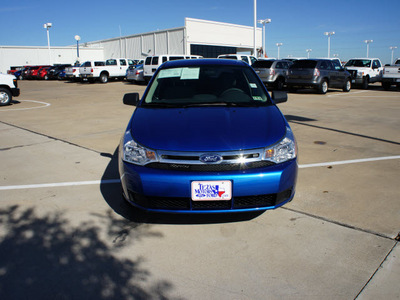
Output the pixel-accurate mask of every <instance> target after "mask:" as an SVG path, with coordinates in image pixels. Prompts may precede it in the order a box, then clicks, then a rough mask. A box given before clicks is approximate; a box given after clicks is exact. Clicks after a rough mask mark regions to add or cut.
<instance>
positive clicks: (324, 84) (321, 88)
mask: <svg viewBox="0 0 400 300" xmlns="http://www.w3.org/2000/svg"><path fill="white" fill-rule="evenodd" d="M328 88H329V85H328V81H327V80H326V79H323V80H322V81H321V83H320V85H319V87H318V92H319V93H320V94H326V93H327V92H328Z"/></svg>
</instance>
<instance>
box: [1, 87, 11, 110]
mask: <svg viewBox="0 0 400 300" xmlns="http://www.w3.org/2000/svg"><path fill="white" fill-rule="evenodd" d="M11 100H12V95H11V92H10V91H9V90H8V89H5V88H0V106H4V105H8V104H10V103H11Z"/></svg>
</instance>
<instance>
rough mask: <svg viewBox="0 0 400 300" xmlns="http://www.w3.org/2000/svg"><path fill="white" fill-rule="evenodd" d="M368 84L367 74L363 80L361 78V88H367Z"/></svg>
mask: <svg viewBox="0 0 400 300" xmlns="http://www.w3.org/2000/svg"><path fill="white" fill-rule="evenodd" d="M368 85H369V78H368V76H367V77H364V80H363V82H362V88H363V89H364V90H366V89H368Z"/></svg>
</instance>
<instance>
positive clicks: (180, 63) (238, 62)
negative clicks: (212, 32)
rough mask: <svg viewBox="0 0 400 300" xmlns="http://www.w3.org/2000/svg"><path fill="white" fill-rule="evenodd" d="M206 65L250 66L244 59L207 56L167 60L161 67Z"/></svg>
mask: <svg viewBox="0 0 400 300" xmlns="http://www.w3.org/2000/svg"><path fill="white" fill-rule="evenodd" d="M205 65H220V66H241V67H250V66H249V65H248V64H246V63H245V62H244V61H242V60H230V59H218V58H214V59H213V58H210V59H209V58H206V59H182V60H174V61H167V62H165V63H163V64H162V65H161V67H160V68H163V69H164V68H177V67H193V66H205Z"/></svg>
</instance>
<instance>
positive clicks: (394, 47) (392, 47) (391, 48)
mask: <svg viewBox="0 0 400 300" xmlns="http://www.w3.org/2000/svg"><path fill="white" fill-rule="evenodd" d="M389 49H390V50H392V60H391V61H390V63H391V64H392V63H394V57H393V56H394V50H395V49H397V46H391V47H389Z"/></svg>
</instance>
